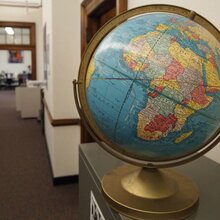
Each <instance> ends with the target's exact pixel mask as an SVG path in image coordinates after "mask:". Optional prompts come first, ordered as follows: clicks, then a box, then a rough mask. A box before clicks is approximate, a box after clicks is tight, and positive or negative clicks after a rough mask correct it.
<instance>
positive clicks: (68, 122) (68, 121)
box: [43, 99, 80, 127]
mask: <svg viewBox="0 0 220 220" xmlns="http://www.w3.org/2000/svg"><path fill="white" fill-rule="evenodd" d="M43 103H44V107H45V110H46V112H47V115H48V118H49V121H50V124H51V125H52V126H53V127H58V126H72V125H80V119H79V118H62V119H54V118H53V117H52V115H51V113H50V110H49V107H48V105H47V102H46V100H45V99H44V100H43Z"/></svg>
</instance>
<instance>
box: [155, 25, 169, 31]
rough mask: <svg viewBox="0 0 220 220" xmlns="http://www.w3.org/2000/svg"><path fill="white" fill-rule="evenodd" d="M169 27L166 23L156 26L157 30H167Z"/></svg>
mask: <svg viewBox="0 0 220 220" xmlns="http://www.w3.org/2000/svg"><path fill="white" fill-rule="evenodd" d="M168 29H169V26H167V25H165V24H159V25H158V26H157V27H156V30H157V31H166V30H168Z"/></svg>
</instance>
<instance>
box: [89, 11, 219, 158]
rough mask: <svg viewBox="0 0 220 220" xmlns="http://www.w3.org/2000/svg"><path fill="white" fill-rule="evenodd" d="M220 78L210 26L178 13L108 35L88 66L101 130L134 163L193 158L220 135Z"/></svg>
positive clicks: (141, 20) (131, 23)
mask: <svg viewBox="0 0 220 220" xmlns="http://www.w3.org/2000/svg"><path fill="white" fill-rule="evenodd" d="M219 77H220V45H219V42H218V41H217V39H216V38H215V37H214V36H212V35H211V34H210V33H209V32H208V31H207V30H206V29H205V28H203V27H202V26H200V25H199V24H197V23H195V22H194V21H191V20H189V19H188V18H185V17H183V16H180V15H176V14H172V13H148V14H144V15H140V16H136V17H134V18H131V19H129V20H127V21H125V22H123V23H122V24H120V25H118V26H117V27H116V28H115V29H113V30H112V31H111V32H110V33H109V34H108V35H107V36H106V37H104V39H103V40H102V41H101V43H100V44H99V45H98V47H97V48H96V50H95V52H94V54H93V56H92V58H91V61H90V63H89V66H88V70H87V76H86V97H87V103H88V107H89V111H90V113H91V117H92V119H93V121H94V123H95V124H96V126H97V127H98V131H95V132H100V133H102V134H103V135H104V136H105V140H107V143H111V144H112V147H114V148H117V150H118V151H120V152H121V153H123V154H126V155H129V156H132V157H134V158H141V159H143V160H145V159H146V160H152V161H164V160H172V159H175V158H180V157H184V156H186V155H189V154H190V153H192V152H195V151H197V150H198V149H200V148H201V147H203V145H204V144H207V141H210V139H211V138H213V136H214V135H215V134H216V133H217V132H218V129H219V122H220V99H219V97H220V79H219ZM105 140H104V141H105Z"/></svg>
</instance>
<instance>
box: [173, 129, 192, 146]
mask: <svg viewBox="0 0 220 220" xmlns="http://www.w3.org/2000/svg"><path fill="white" fill-rule="evenodd" d="M192 133H193V132H192V131H189V132H186V133H183V134H181V135H180V136H179V137H178V138H176V140H175V143H176V144H178V143H180V142H182V141H183V140H185V139H186V138H188V137H189V136H190V135H191V134H192Z"/></svg>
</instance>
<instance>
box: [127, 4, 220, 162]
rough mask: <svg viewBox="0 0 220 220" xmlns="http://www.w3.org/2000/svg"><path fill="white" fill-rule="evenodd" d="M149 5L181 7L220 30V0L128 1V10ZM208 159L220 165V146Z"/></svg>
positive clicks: (213, 150) (208, 154) (212, 151)
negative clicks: (198, 15) (200, 16)
mask: <svg viewBox="0 0 220 220" xmlns="http://www.w3.org/2000/svg"><path fill="white" fill-rule="evenodd" d="M149 4H170V5H177V6H181V7H184V8H187V9H190V10H193V11H195V12H196V13H198V14H200V15H202V16H203V17H205V18H206V19H208V20H209V21H210V22H212V23H213V24H214V25H215V26H216V27H217V28H218V29H220V13H219V8H220V1H219V0H209V1H201V0H194V1H192V0H179V1H176V0H135V1H134V0H128V8H129V9H131V8H134V7H138V6H141V5H149ZM206 156H207V157H209V158H211V159H212V160H214V161H216V162H218V163H220V144H218V145H217V146H216V147H215V148H213V149H212V150H211V151H210V152H208V153H207V154H206Z"/></svg>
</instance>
